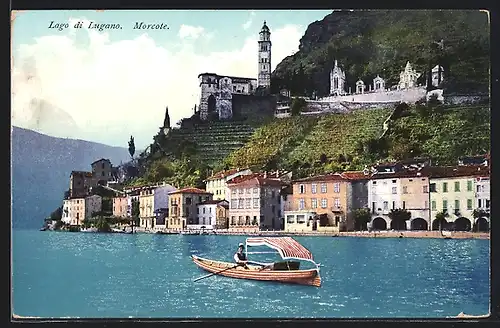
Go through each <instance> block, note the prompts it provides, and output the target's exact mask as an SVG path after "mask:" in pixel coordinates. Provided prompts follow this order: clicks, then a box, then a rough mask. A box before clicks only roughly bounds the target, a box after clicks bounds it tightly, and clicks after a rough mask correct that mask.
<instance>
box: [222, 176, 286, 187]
mask: <svg viewBox="0 0 500 328" xmlns="http://www.w3.org/2000/svg"><path fill="white" fill-rule="evenodd" d="M252 180H253V182H254V185H260V186H282V185H283V184H284V183H283V182H281V181H280V180H279V179H278V178H276V177H274V178H273V177H270V176H269V175H267V177H266V178H264V174H263V173H252V174H249V175H242V176H239V177H236V178H234V179H231V180H229V181H228V182H227V184H228V185H237V184H240V183H243V182H248V183H250V182H251V181H252Z"/></svg>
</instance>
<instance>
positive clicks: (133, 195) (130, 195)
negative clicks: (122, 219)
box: [127, 190, 140, 217]
mask: <svg viewBox="0 0 500 328" xmlns="http://www.w3.org/2000/svg"><path fill="white" fill-rule="evenodd" d="M139 195H140V190H128V191H127V216H128V217H132V206H133V203H134V202H139ZM139 206H140V205H139ZM139 211H140V208H139Z"/></svg>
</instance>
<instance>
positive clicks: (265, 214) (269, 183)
mask: <svg viewBox="0 0 500 328" xmlns="http://www.w3.org/2000/svg"><path fill="white" fill-rule="evenodd" d="M282 185H283V182H282V181H281V180H280V179H279V177H276V176H274V177H271V176H268V174H267V172H264V173H263V174H261V173H253V174H250V175H244V176H239V177H236V178H234V179H232V180H230V181H228V182H227V186H228V189H229V197H228V202H229V227H230V228H232V229H254V230H258V229H261V230H269V229H278V228H280V227H281V226H282V224H281V220H282V212H281V188H282Z"/></svg>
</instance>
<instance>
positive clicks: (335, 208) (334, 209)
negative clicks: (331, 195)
mask: <svg viewBox="0 0 500 328" xmlns="http://www.w3.org/2000/svg"><path fill="white" fill-rule="evenodd" d="M330 210H331V211H332V212H333V213H341V212H343V210H342V206H340V205H339V206H332V207H331V208H330Z"/></svg>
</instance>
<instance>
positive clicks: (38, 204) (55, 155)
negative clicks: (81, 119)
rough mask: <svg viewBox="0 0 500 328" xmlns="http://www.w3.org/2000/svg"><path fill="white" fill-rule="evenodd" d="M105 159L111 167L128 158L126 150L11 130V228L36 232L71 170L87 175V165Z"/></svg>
mask: <svg viewBox="0 0 500 328" xmlns="http://www.w3.org/2000/svg"><path fill="white" fill-rule="evenodd" d="M102 157H104V158H109V159H110V160H111V162H112V163H113V164H114V165H119V164H120V162H122V161H127V160H129V158H130V155H129V154H128V150H127V149H126V148H122V147H111V146H107V145H103V144H99V143H95V142H89V141H84V140H74V139H64V138H55V137H50V136H47V135H44V134H40V133H37V132H34V131H31V130H27V129H23V128H19V127H15V126H14V127H13V130H12V224H13V227H14V228H36V227H39V226H40V225H41V224H42V220H43V219H44V218H45V217H47V216H48V215H49V214H50V213H51V212H52V211H53V210H54V209H56V208H57V207H58V206H61V205H62V199H63V196H64V191H66V190H68V189H69V175H70V173H71V171H73V170H87V171H90V170H91V168H90V163H92V162H93V161H95V160H97V159H99V158H102Z"/></svg>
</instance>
